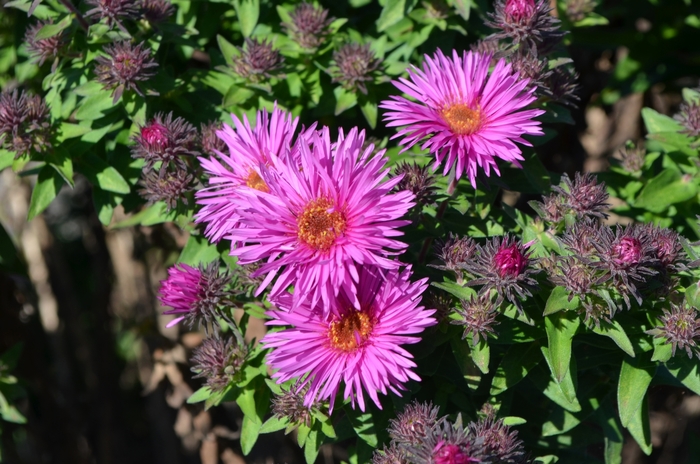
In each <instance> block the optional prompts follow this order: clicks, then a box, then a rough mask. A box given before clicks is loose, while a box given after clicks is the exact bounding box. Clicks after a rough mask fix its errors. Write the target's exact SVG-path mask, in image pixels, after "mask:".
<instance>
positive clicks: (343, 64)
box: [331, 43, 380, 94]
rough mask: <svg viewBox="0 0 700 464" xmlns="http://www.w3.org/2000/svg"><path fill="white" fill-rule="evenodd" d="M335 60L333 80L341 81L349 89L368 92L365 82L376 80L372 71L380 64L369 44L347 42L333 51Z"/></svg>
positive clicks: (332, 72)
mask: <svg viewBox="0 0 700 464" xmlns="http://www.w3.org/2000/svg"><path fill="white" fill-rule="evenodd" d="M333 61H334V63H335V64H334V66H332V67H331V75H332V76H333V82H339V83H340V84H341V85H342V86H343V87H344V88H345V89H347V90H352V91H355V90H359V91H360V92H362V93H364V94H367V87H366V86H365V82H371V81H373V80H374V76H373V75H372V73H373V72H374V71H376V70H377V69H378V68H379V64H380V63H379V60H377V58H376V56H375V54H374V52H373V51H372V50H371V49H370V48H369V44H358V43H348V44H345V45H343V46H341V47H340V48H339V49H337V50H335V51H333Z"/></svg>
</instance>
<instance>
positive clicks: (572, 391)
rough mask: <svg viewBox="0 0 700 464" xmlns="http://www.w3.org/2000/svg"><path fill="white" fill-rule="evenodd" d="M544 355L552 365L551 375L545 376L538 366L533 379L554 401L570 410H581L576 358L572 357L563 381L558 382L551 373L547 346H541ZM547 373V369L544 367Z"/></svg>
mask: <svg viewBox="0 0 700 464" xmlns="http://www.w3.org/2000/svg"><path fill="white" fill-rule="evenodd" d="M541 351H542V355H543V356H544V358H545V360H546V361H547V364H548V365H550V369H549V370H550V372H549V375H545V376H544V378H543V377H542V374H541V373H540V372H538V371H539V370H540V369H539V368H537V369H536V370H535V371H534V373H535V375H534V376H533V379H532V381H533V382H535V384H537V385H538V387H539V388H540V389H541V390H542V393H544V395H545V396H546V397H547V398H549V399H550V400H552V401H554V402H555V403H556V404H558V405H559V406H561V407H562V408H564V409H566V410H567V411H569V412H579V411H581V404H580V403H579V401H578V398H577V397H576V380H577V371H576V359H575V358H573V357H572V358H571V362H570V363H569V370H568V371H567V373H566V375H565V376H564V378H563V379H562V380H561V382H557V380H556V379H555V378H554V376H553V375H552V373H551V370H552V369H551V359H550V355H549V350H548V349H547V347H545V346H543V347H541ZM542 371H544V372H545V373H546V370H544V369H542Z"/></svg>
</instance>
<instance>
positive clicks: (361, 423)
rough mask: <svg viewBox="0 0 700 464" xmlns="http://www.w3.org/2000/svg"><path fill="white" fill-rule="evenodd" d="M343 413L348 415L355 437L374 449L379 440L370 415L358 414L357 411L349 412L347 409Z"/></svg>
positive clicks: (367, 413)
mask: <svg viewBox="0 0 700 464" xmlns="http://www.w3.org/2000/svg"><path fill="white" fill-rule="evenodd" d="M345 412H346V413H347V414H348V417H349V419H350V423H351V424H352V428H353V429H354V430H355V433H356V434H357V436H358V437H360V438H361V439H362V440H363V441H364V442H365V443H367V444H368V445H369V446H373V447H376V446H377V445H378V444H379V440H378V439H377V429H376V428H375V426H374V418H373V417H372V413H369V412H366V413H362V414H358V413H357V411H354V410H350V409H348V408H347V407H346V408H345Z"/></svg>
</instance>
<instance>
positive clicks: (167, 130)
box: [131, 112, 199, 170]
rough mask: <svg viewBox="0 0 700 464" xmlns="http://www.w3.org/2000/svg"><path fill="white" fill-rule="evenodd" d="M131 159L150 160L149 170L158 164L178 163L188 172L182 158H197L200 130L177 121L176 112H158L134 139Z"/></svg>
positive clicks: (179, 167) (147, 163)
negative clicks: (198, 133) (164, 113)
mask: <svg viewBox="0 0 700 464" xmlns="http://www.w3.org/2000/svg"><path fill="white" fill-rule="evenodd" d="M133 140H134V142H136V143H135V144H134V145H133V146H132V147H131V156H132V157H134V158H142V159H144V160H145V161H146V165H145V167H144V169H145V170H150V169H151V168H152V167H153V165H154V164H155V163H158V162H161V163H163V164H164V165H167V164H168V163H174V164H175V165H176V166H177V168H178V169H181V170H187V163H186V162H185V160H184V159H183V158H182V157H187V156H196V155H198V154H199V152H198V151H197V150H196V146H197V130H196V129H195V128H194V126H192V125H191V124H190V123H188V122H187V121H185V120H184V119H183V118H180V117H178V118H175V119H173V113H172V112H170V113H168V114H167V115H163V113H158V114H156V115H155V117H154V118H153V119H152V120H151V121H150V122H149V123H148V124H146V125H145V126H143V127H142V128H141V131H140V132H139V133H138V134H136V135H135V136H134V137H133Z"/></svg>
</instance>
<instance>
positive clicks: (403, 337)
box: [262, 266, 435, 411]
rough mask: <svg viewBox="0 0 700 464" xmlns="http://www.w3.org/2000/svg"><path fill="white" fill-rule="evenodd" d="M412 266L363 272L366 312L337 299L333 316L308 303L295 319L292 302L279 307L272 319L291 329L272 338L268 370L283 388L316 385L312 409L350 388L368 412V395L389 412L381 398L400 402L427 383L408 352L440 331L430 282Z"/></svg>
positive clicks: (360, 289)
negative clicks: (424, 302)
mask: <svg viewBox="0 0 700 464" xmlns="http://www.w3.org/2000/svg"><path fill="white" fill-rule="evenodd" d="M410 276H411V268H410V266H409V267H407V268H405V269H404V270H402V271H400V270H396V269H393V270H389V271H384V270H381V269H379V268H374V267H362V268H361V270H360V275H359V283H358V286H357V298H358V299H359V302H360V308H359V309H355V308H353V306H352V304H351V302H350V301H348V299H347V298H346V297H345V296H344V295H339V296H338V297H336V298H332V300H331V301H330V302H329V304H330V305H331V306H332V310H331V311H330V314H329V315H328V316H326V315H324V312H326V311H324V310H323V309H322V308H319V307H318V305H314V304H310V303H309V301H308V300H306V301H305V302H304V303H303V304H302V305H301V306H300V307H298V308H296V309H295V310H294V311H292V306H293V302H292V297H291V295H285V296H283V297H281V298H279V300H278V304H277V305H278V307H279V310H273V311H270V312H269V313H268V315H269V316H270V317H271V318H272V320H271V321H269V322H268V323H267V324H268V325H270V326H285V325H291V326H292V327H291V328H288V329H285V330H282V331H281V332H272V333H268V334H267V335H266V336H265V338H263V340H262V343H263V344H264V345H265V347H266V348H272V349H273V350H272V352H271V353H270V354H269V355H268V364H269V365H270V366H271V367H272V368H273V369H274V370H276V372H275V373H274V374H273V375H272V377H273V378H275V379H277V382H278V383H283V382H286V381H287V380H290V379H293V378H296V377H298V378H304V379H305V380H304V383H305V384H306V383H310V388H309V390H308V392H307V394H306V399H305V404H306V405H307V406H308V405H311V404H312V403H313V402H314V401H315V400H319V401H323V400H328V399H329V400H330V408H331V410H332V409H333V404H334V402H335V396H336V393H337V392H338V391H339V389H340V384H341V382H342V383H343V384H344V390H343V396H344V398H345V399H350V400H351V402H352V405H353V407H354V406H355V403H357V404H358V406H359V408H360V409H361V410H362V411H364V410H365V397H364V395H365V394H367V395H369V397H370V398H371V399H372V401H373V402H374V403H375V404H376V405H377V407H379V408H380V409H381V407H382V405H381V403H380V401H379V397H378V396H377V392H381V393H383V394H385V395H386V394H387V390H391V391H392V392H394V393H396V394H397V395H400V393H399V390H403V389H405V387H404V384H405V383H406V382H408V380H409V379H413V380H420V378H419V377H418V376H417V375H416V374H415V373H414V372H413V368H414V367H416V364H415V363H414V362H413V361H411V358H412V356H411V354H410V353H408V352H407V351H406V350H404V349H403V348H402V347H401V345H406V344H412V343H417V342H418V341H420V338H419V337H417V336H416V335H417V334H419V333H421V332H423V330H424V329H425V328H426V327H430V326H431V325H433V324H435V319H434V318H432V317H431V315H432V314H433V313H434V312H435V310H433V309H425V308H424V307H423V306H420V297H421V294H422V293H423V292H424V291H425V289H426V288H427V286H428V282H427V279H421V280H419V281H417V282H411V281H410V280H409V279H410Z"/></svg>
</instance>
